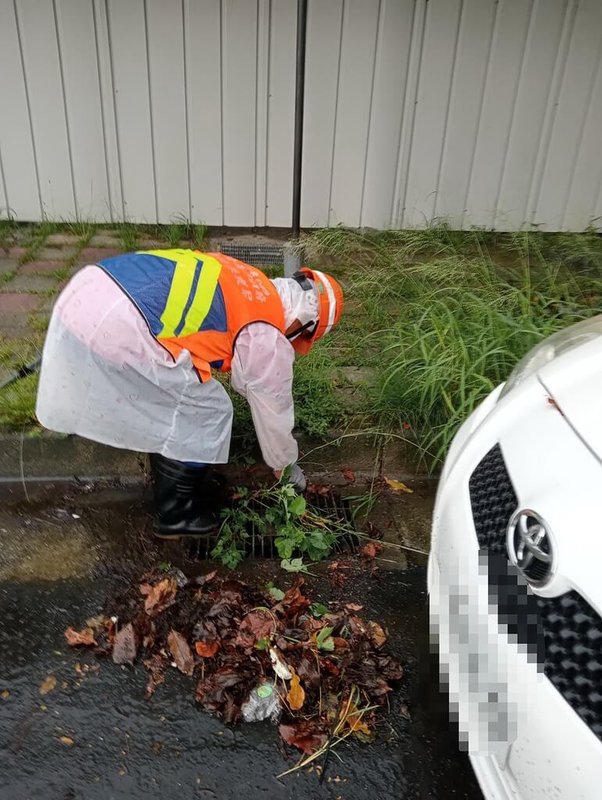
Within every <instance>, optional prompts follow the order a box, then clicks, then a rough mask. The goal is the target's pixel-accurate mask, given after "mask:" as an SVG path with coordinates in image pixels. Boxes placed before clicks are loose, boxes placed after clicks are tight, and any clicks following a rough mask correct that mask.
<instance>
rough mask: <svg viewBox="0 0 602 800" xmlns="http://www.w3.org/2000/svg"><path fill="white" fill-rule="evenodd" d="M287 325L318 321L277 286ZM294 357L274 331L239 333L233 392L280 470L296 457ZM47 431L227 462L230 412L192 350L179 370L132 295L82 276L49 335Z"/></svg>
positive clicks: (293, 294) (284, 283) (40, 403)
mask: <svg viewBox="0 0 602 800" xmlns="http://www.w3.org/2000/svg"><path fill="white" fill-rule="evenodd" d="M273 283H274V286H275V287H276V289H277V291H278V294H279V295H280V298H281V300H282V304H283V308H284V314H285V323H286V326H287V327H288V326H289V325H291V324H292V322H293V321H294V320H295V319H299V320H300V322H301V323H302V324H305V323H306V322H310V321H312V320H315V319H316V318H317V314H318V304H317V297H316V294H315V293H314V292H310V291H303V289H301V287H300V286H299V285H298V284H297V282H296V281H293V280H290V279H283V278H278V279H276V280H274V281H273ZM294 358H295V351H294V350H293V347H292V345H291V343H290V342H289V341H288V340H287V339H286V337H285V336H284V335H283V334H282V333H280V331H278V330H276V328H274V327H273V326H271V325H267V324H266V323H262V322H256V323H253V324H251V325H248V326H247V327H246V328H245V329H243V330H242V331H241V333H240V334H239V336H238V338H237V341H236V346H235V351H234V358H233V360H232V371H231V382H232V387H233V388H234V389H235V390H236V391H237V392H238V393H239V394H241V395H242V396H243V397H246V399H247V401H248V403H249V406H250V408H251V413H252V416H253V422H254V425H255V430H256V432H257V437H258V439H259V444H260V446H261V451H262V454H263V457H264V460H265V462H266V464H268V465H269V466H270V467H271V468H272V469H274V470H281V469H284V468H285V467H286V466H288V465H289V464H294V463H295V462H296V460H297V457H298V448H297V443H296V441H295V439H294V438H293V435H292V429H293V425H294V406H293V398H292V382H293V363H294ZM36 412H37V416H38V419H39V420H40V422H41V423H42V425H44V426H45V427H46V428H49V429H50V430H54V431H60V432H62V433H75V434H79V435H80V436H84V437H86V438H88V439H93V440H94V441H97V442H102V443H104V444H108V445H113V446H114V447H121V448H125V449H128V450H137V451H140V452H148V453H160V454H161V455H164V456H167V457H168V458H173V459H176V460H178V461H194V462H201V463H206V464H224V463H227V461H228V457H229V451H230V435H231V430H232V403H231V401H230V398H229V397H228V395H227V393H226V391H225V389H224V388H223V386H222V385H221V384H220V383H219V382H218V381H217V380H215V379H212V380H210V381H206V382H205V383H201V381H200V380H199V377H198V375H197V373H196V371H195V369H194V367H193V365H192V361H191V358H190V355H189V353H188V351H183V352H182V353H181V354H180V356H179V358H178V359H177V361H174V359H173V357H172V356H171V354H170V353H169V352H168V351H167V350H165V349H164V348H163V347H162V346H161V345H160V344H159V343H158V342H157V340H156V339H155V338H154V337H153V336H152V334H151V332H150V331H149V329H148V327H147V324H146V322H145V320H144V318H143V317H142V315H141V314H140V312H139V311H138V309H137V308H136V307H135V305H134V304H133V302H132V301H131V300H130V299H129V298H128V296H127V295H126V294H125V293H124V292H123V291H122V290H121V289H120V288H119V286H117V284H116V283H115V282H114V281H113V280H112V278H110V277H109V276H108V275H107V274H106V273H105V272H104V271H103V270H102V269H101V268H100V267H96V266H88V267H85V268H84V269H82V270H81V271H80V272H78V273H77V274H76V275H75V276H74V277H73V278H72V280H71V281H70V282H69V283H68V285H67V286H66V287H65V289H64V290H63V292H62V293H61V295H60V297H59V298H58V300H57V302H56V304H55V307H54V310H53V313H52V318H51V321H50V325H49V328H48V334H47V337H46V343H45V345H44V354H43V358H42V368H41V373H40V385H39V390H38V400H37V408H36Z"/></svg>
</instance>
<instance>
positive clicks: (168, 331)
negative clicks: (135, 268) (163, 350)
mask: <svg viewBox="0 0 602 800" xmlns="http://www.w3.org/2000/svg"><path fill="white" fill-rule="evenodd" d="M138 252H139V255H149V256H159V258H167V259H169V260H170V261H175V262H176V267H175V270H174V274H173V278H172V279H171V286H170V287H169V294H168V296H167V301H166V303H165V308H164V309H163V313H162V314H161V323H162V325H163V327H162V328H161V330H160V331H159V338H161V339H169V338H171V337H172V336H175V332H176V328H177V327H178V325H179V324H180V320H181V319H182V314H183V313H184V309H185V308H186V303H187V302H188V297H189V296H190V292H191V290H192V282H193V280H194V268H195V267H196V265H197V262H198V261H199V258H198V256H196V255H195V254H194V253H193V252H191V251H190V250H175V249H174V250H140V251H138Z"/></svg>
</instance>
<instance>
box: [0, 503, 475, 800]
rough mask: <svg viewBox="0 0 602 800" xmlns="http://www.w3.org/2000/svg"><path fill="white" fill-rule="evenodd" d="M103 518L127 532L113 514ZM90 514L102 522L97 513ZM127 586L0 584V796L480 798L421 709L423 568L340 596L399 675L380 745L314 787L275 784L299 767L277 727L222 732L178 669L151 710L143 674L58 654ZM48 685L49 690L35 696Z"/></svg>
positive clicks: (97, 578) (320, 582) (353, 748)
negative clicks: (370, 624)
mask: <svg viewBox="0 0 602 800" xmlns="http://www.w3.org/2000/svg"><path fill="white" fill-rule="evenodd" d="M39 513H42V512H40V511H38V514H39ZM108 513H109V515H117V517H116V519H115V520H114V522H115V523H116V524H117V523H118V524H119V525H120V526H123V514H122V513H121V512H120V511H119V509H111V510H110V511H109V512H108ZM89 516H92V517H93V519H94V520H95V522H94V523H93V524H94V525H100V524H102V525H106V521H107V520H106V517H103V516H102V514H100V515H98V514H97V515H96V517H94V515H89ZM6 524H7V522H6V520H4V525H5V527H4V528H3V535H4V536H6V535H7V534H8V533H9V530H8V529H7V528H6ZM78 525H81V522H80V521H79V520H78ZM1 542H2V539H1V538H0V544H1ZM248 571H250V572H252V573H253V574H254V575H255V576H257V577H259V578H260V579H261V580H268V579H270V578H272V577H273V576H274V575H275V574H276V565H274V564H273V563H272V562H254V563H253V564H252V565H251V566H250V567H249V568H248ZM103 573H104V574H103ZM247 579H248V575H247ZM123 581H124V576H123V574H117V572H114V573H113V574H111V570H110V569H107V568H106V566H105V568H104V569H96V570H95V574H94V575H92V576H86V577H69V578H63V579H59V580H44V581H42V580H38V579H35V578H32V579H29V580H26V581H23V580H18V581H17V580H5V581H4V582H2V583H0V798H1V800H5V798H6V800H9V799H10V800H26V799H29V798H31V800H38V799H40V800H42V798H43V799H44V800H101V799H102V800H112V799H113V798H114V799H115V800H121V799H122V798H123V800H125V798H129V799H131V800H138V798H140V800H142V799H143V798H144V800H148V798H182V800H186V799H187V798H220V800H229V799H230V798H236V799H237V800H238V798H240V796H241V794H243V795H244V796H245V798H248V800H255V799H256V798H257V799H258V798H263V797H269V798H272V799H273V800H280V799H281V798H304V800H322V798H324V799H326V798H332V800H336V799H337V798H340V799H341V800H353V799H354V798H362V799H363V798H370V799H371V800H372V799H373V798H379V800H380V798H382V799H383V800H388V798H391V800H392V799H393V798H398V799H399V800H405V799H407V800H426V799H427V798H429V799H430V798H434V799H438V800H445V799H446V798H458V800H459V799H460V798H462V799H465V800H480V798H481V794H480V792H479V790H478V788H477V786H476V783H475V780H474V777H473V775H472V771H471V769H470V766H469V764H468V761H467V759H466V757H465V756H464V755H462V754H460V753H458V751H457V748H456V745H455V741H454V739H453V736H451V735H450V733H449V730H448V727H447V723H446V722H444V721H442V718H441V716H440V715H438V714H436V713H435V712H434V710H433V706H432V704H429V703H428V702H427V698H428V695H429V692H428V691H426V690H425V685H426V683H427V682H426V681H425V679H424V672H423V671H422V670H421V668H420V663H421V662H422V660H426V659H423V658H422V656H424V654H425V652H426V650H427V649H428V647H427V640H426V624H425V623H426V617H425V603H426V593H425V585H424V583H425V575H424V569H423V568H419V567H418V568H414V569H412V570H409V571H403V570H399V569H393V570H386V571H382V572H381V573H380V575H379V577H377V578H374V577H369V576H368V575H366V578H365V579H363V580H357V581H354V582H353V583H352V585H350V586H348V587H346V588H345V589H344V590H342V591H343V594H344V596H345V599H348V600H353V602H359V603H362V604H364V606H365V611H364V614H365V615H366V616H367V617H371V618H373V619H378V620H380V621H381V622H383V623H384V624H385V625H386V626H387V628H388V629H389V632H390V648H391V650H392V651H393V652H394V653H395V655H396V656H397V657H399V658H400V660H401V661H402V663H403V664H404V665H405V668H406V675H405V679H404V682H403V686H402V689H401V690H400V691H399V692H398V693H396V696H395V698H394V699H393V701H392V708H391V712H390V714H389V715H388V716H387V717H386V718H385V721H384V722H383V723H382V725H381V726H380V729H379V732H378V736H377V740H376V742H374V743H373V744H370V745H360V744H347V743H345V744H343V745H342V746H341V747H340V749H339V750H338V756H337V755H335V754H334V753H333V754H331V757H330V760H329V763H328V766H327V770H326V774H325V778H324V781H323V782H322V783H320V779H319V776H318V774H317V773H316V771H315V770H314V771H311V772H309V771H307V770H306V771H303V772H297V773H295V774H293V775H289V776H287V777H284V778H281V779H279V778H277V777H276V776H277V775H278V774H279V773H281V772H282V771H283V770H285V769H287V768H289V767H291V766H293V765H294V763H295V762H296V757H295V755H294V754H291V753H290V752H288V753H287V752H285V751H284V750H283V749H282V747H281V745H280V743H279V739H278V735H277V731H276V729H275V728H274V727H273V726H272V725H270V724H255V725H240V726H238V727H236V728H234V729H232V728H228V727H226V726H224V725H223V724H222V723H221V722H220V721H219V720H217V719H215V718H213V717H211V716H209V715H208V714H206V713H205V712H203V711H201V710H199V709H198V708H197V707H196V706H195V703H194V698H193V686H192V684H191V682H190V681H189V680H187V679H186V678H185V677H184V676H182V675H180V674H179V673H177V672H176V671H175V670H173V671H170V673H169V675H168V678H167V680H166V682H165V684H164V685H163V686H161V687H160V688H159V690H158V691H157V692H156V694H155V695H154V696H153V698H152V699H151V700H150V701H147V700H146V699H145V697H144V687H145V684H146V678H147V676H146V673H145V670H144V669H143V668H142V667H141V666H136V667H134V668H133V669H131V668H127V667H118V666H115V665H114V664H113V663H112V662H110V661H101V662H98V661H97V660H95V658H94V656H93V655H92V654H89V653H82V652H78V651H75V650H72V649H69V648H67V647H66V646H65V642H64V638H63V631H64V630H65V628H66V627H67V626H68V625H71V624H75V625H76V626H78V625H80V624H81V623H83V621H84V620H85V619H86V618H88V617H89V616H92V615H94V614H96V613H98V612H99V611H100V610H101V609H102V608H103V607H104V605H105V601H106V599H107V597H108V596H111V595H112V594H113V593H114V591H115V589H116V585H117V586H119V585H121V586H122V585H123ZM279 583H280V584H281V585H282V586H283V588H285V586H286V581H284V580H282V579H279ZM314 583H315V586H314V587H313V589H312V591H314V593H315V594H316V596H319V597H321V599H325V600H327V599H329V597H331V596H332V595H331V594H330V592H331V589H330V588H329V585H328V582H327V581H325V580H324V579H322V578H317V579H315V581H314ZM338 591H340V590H338ZM338 596H340V595H337V597H338ZM98 663H99V664H100V668H99V669H98V670H97V671H90V672H87V671H86V670H87V667H88V666H92V667H94V666H95V665H96V664H98ZM49 675H54V676H55V677H56V679H57V683H56V687H55V688H54V689H53V690H52V691H50V692H49V693H48V694H46V695H44V696H42V695H40V691H39V687H40V685H41V684H42V682H43V681H44V680H45V678H47V676H49ZM406 709H407V710H406ZM408 712H409V713H408ZM408 716H409V717H410V718H409V719H408ZM61 737H67V738H66V739H64V740H63V741H61ZM71 741H72V743H70V742H71Z"/></svg>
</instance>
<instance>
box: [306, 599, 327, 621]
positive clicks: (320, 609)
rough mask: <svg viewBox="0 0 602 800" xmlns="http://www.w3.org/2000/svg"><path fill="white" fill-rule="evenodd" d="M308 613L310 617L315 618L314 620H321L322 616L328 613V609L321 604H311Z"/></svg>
mask: <svg viewBox="0 0 602 800" xmlns="http://www.w3.org/2000/svg"><path fill="white" fill-rule="evenodd" d="M309 612H310V614H311V615H312V617H315V618H316V619H321V618H322V617H323V616H324V614H328V613H329V612H330V609H329V608H328V607H327V606H325V605H324V604H323V603H312V604H311V605H310V607H309Z"/></svg>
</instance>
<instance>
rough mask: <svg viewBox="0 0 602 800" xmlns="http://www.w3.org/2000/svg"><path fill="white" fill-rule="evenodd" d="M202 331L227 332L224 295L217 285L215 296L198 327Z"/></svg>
mask: <svg viewBox="0 0 602 800" xmlns="http://www.w3.org/2000/svg"><path fill="white" fill-rule="evenodd" d="M200 330H202V331H224V332H225V331H227V330H228V316H227V314H226V304H225V302H224V293H223V292H222V287H221V286H220V285H219V283H218V285H217V287H216V289H215V294H214V295H213V302H212V303H211V308H210V309H209V313H208V314H207V316H206V317H205V319H204V320H203V323H202V325H201V327H200Z"/></svg>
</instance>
